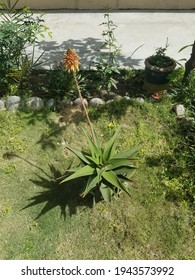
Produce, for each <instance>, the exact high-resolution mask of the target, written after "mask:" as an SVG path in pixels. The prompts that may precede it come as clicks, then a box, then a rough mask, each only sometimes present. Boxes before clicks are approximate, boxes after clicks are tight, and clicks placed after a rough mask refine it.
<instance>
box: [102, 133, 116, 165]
mask: <svg viewBox="0 0 195 280" xmlns="http://www.w3.org/2000/svg"><path fill="white" fill-rule="evenodd" d="M118 133H119V129H118V130H117V131H116V132H115V134H114V135H113V136H112V138H111V139H110V140H109V141H108V142H107V143H106V145H105V147H104V152H103V161H104V162H105V161H107V160H109V159H110V158H111V157H112V156H113V154H114V152H115V146H116V139H117V136H118Z"/></svg>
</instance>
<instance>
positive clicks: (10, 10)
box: [0, 0, 51, 86]
mask: <svg viewBox="0 0 195 280" xmlns="http://www.w3.org/2000/svg"><path fill="white" fill-rule="evenodd" d="M17 3H18V0H17V1H15V3H14V4H13V5H11V3H10V1H7V4H5V3H1V4H0V9H1V15H0V18H1V23H0V82H1V84H3V85H4V86H6V85H7V84H9V83H10V82H16V83H18V84H21V83H22V82H23V80H25V79H26V78H27V77H28V75H29V73H30V72H31V71H32V69H33V68H34V67H35V66H37V64H38V63H39V59H40V57H41V56H40V57H39V58H38V59H35V58H34V53H35V44H36V43H37V42H38V37H39V36H42V37H44V33H45V32H46V31H48V28H47V27H46V26H44V25H43V22H44V20H43V19H42V17H43V15H42V14H40V15H39V16H36V17H35V16H34V14H33V12H32V11H30V9H29V8H27V7H25V8H23V9H21V10H15V5H16V4H17ZM48 35H49V36H51V33H50V32H48ZM27 48H28V52H27ZM29 48H31V51H32V52H31V53H30V52H29V51H30V49H29Z"/></svg>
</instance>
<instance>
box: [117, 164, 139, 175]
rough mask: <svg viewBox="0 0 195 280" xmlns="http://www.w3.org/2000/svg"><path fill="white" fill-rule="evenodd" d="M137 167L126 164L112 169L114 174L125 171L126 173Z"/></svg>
mask: <svg viewBox="0 0 195 280" xmlns="http://www.w3.org/2000/svg"><path fill="white" fill-rule="evenodd" d="M136 168H137V167H136V166H132V165H126V166H122V167H119V168H116V169H114V170H112V171H113V172H114V173H115V174H116V175H119V174H125V173H128V174H129V172H130V171H133V172H134V170H135V169H136Z"/></svg>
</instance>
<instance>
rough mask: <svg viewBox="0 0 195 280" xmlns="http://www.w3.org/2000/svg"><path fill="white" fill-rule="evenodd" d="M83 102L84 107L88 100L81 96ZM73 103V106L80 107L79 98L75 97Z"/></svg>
mask: <svg viewBox="0 0 195 280" xmlns="http://www.w3.org/2000/svg"><path fill="white" fill-rule="evenodd" d="M83 103H84V104H85V106H86V107H87V106H88V102H87V100H86V99H85V98H83ZM73 105H74V106H75V107H82V103H81V99H80V98H77V99H75V100H74V102H73Z"/></svg>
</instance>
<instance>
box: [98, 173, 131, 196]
mask: <svg viewBox="0 0 195 280" xmlns="http://www.w3.org/2000/svg"><path fill="white" fill-rule="evenodd" d="M102 177H103V178H104V179H105V180H106V181H107V182H108V183H110V184H111V185H113V186H115V187H117V188H118V189H121V190H123V191H124V192H125V193H127V194H128V195H129V196H130V194H129V192H128V191H127V190H126V188H125V186H124V185H123V184H122V182H121V181H120V180H119V179H118V177H117V176H116V174H115V173H114V172H112V171H106V172H104V173H102Z"/></svg>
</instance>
